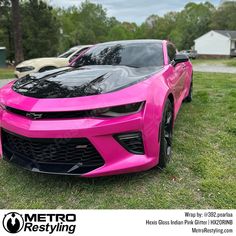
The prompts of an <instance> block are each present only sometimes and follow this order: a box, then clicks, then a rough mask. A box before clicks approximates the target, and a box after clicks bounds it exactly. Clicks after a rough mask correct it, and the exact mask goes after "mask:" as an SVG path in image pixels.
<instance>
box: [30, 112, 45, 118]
mask: <svg viewBox="0 0 236 236" xmlns="http://www.w3.org/2000/svg"><path fill="white" fill-rule="evenodd" d="M26 116H27V117H29V118H30V119H33V120H37V119H41V118H42V117H43V114H40V113H32V112H29V113H26Z"/></svg>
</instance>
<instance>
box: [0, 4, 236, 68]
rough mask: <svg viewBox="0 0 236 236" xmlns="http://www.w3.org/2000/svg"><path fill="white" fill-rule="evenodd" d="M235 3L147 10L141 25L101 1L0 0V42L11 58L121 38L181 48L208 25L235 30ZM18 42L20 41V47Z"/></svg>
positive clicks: (60, 50)
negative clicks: (58, 4) (110, 13)
mask: <svg viewBox="0 0 236 236" xmlns="http://www.w3.org/2000/svg"><path fill="white" fill-rule="evenodd" d="M235 19H236V4H235V3H233V2H232V3H227V4H224V5H223V6H221V7H215V6H214V5H212V4H211V3H209V2H205V3H199V4H197V3H193V2H190V3H188V4H186V5H185V7H184V9H183V10H182V11H179V12H177V11H173V12H168V13H166V14H165V15H164V16H158V15H151V16H149V17H148V18H147V19H146V20H145V22H143V23H142V24H141V25H137V24H136V23H133V22H120V21H118V20H117V19H116V18H115V17H109V16H108V15H107V12H106V9H104V7H103V6H102V5H101V4H94V3H91V2H89V1H88V0H85V1H84V2H82V3H81V5H80V6H79V7H70V8H68V9H63V8H55V7H52V6H50V5H49V4H48V3H47V1H42V0H22V1H19V0H0V46H5V47H7V58H8V60H9V61H15V62H16V63H18V62H19V61H21V60H23V59H29V58H37V57H47V56H56V55H58V54H59V53H61V52H63V51H65V50H67V49H68V48H70V47H72V46H75V45H79V44H95V43H99V42H105V41H111V40H123V39H147V38H153V39H168V40H171V41H172V42H174V43H175V44H176V46H177V47H178V49H179V50H182V49H190V48H191V47H192V46H193V45H194V39H196V38H198V37H199V36H201V35H203V34H205V33H206V32H208V31H209V30H212V29H215V30H236V20H235ZM21 45H22V46H21Z"/></svg>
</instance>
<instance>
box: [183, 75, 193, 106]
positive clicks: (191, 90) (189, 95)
mask: <svg viewBox="0 0 236 236" xmlns="http://www.w3.org/2000/svg"><path fill="white" fill-rule="evenodd" d="M192 100H193V79H192V80H191V84H190V88H189V92H188V96H187V97H186V98H185V101H186V102H192Z"/></svg>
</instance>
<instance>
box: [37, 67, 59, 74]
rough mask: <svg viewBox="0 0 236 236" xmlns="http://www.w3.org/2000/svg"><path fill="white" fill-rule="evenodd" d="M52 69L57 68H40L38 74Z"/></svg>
mask: <svg viewBox="0 0 236 236" xmlns="http://www.w3.org/2000/svg"><path fill="white" fill-rule="evenodd" d="M54 69H57V68H56V67H55V66H45V67H43V68H41V69H40V70H39V72H40V73H41V72H45V71H47V70H54Z"/></svg>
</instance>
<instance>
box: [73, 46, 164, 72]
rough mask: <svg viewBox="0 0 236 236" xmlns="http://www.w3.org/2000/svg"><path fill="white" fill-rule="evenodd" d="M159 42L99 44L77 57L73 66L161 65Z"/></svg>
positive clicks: (161, 52) (161, 57)
mask: <svg viewBox="0 0 236 236" xmlns="http://www.w3.org/2000/svg"><path fill="white" fill-rule="evenodd" d="M163 61H164V59H163V50H162V44H161V43H128V44H100V45H97V46H95V47H93V48H91V49H89V50H88V51H87V52H86V53H85V54H84V55H83V56H81V57H80V58H78V60H77V61H75V63H73V65H72V66H73V67H81V66H88V65H113V66H115V65H123V66H129V67H137V68H139V67H153V66H163Z"/></svg>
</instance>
